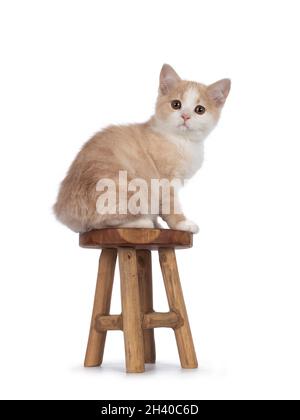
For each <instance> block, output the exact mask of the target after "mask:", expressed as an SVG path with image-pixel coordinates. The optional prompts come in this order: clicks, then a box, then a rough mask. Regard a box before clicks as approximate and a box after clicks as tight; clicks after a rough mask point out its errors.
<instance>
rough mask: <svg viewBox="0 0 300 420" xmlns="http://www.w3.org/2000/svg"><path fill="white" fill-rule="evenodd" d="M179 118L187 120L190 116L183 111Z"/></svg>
mask: <svg viewBox="0 0 300 420" xmlns="http://www.w3.org/2000/svg"><path fill="white" fill-rule="evenodd" d="M181 118H183V119H184V121H187V120H189V119H190V118H191V116H190V115H189V114H186V113H185V112H184V113H183V114H181Z"/></svg>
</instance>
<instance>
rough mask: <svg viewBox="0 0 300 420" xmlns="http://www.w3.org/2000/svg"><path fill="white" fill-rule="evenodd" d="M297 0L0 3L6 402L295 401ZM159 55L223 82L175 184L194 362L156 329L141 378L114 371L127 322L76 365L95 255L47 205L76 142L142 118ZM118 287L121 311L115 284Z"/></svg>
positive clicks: (299, 240)
mask: <svg viewBox="0 0 300 420" xmlns="http://www.w3.org/2000/svg"><path fill="white" fill-rule="evenodd" d="M298 3H299V2H298V1H288V0H286V1H284V2H283V1H275V0H272V1H267V0H265V1H261V0H259V1H254V0H251V1H236V0H235V1H233V0H227V1H216V0H210V1H200V0H197V1H196V0H185V1H177V0H172V1H169V0H164V1H156V0H152V1H137V0H136V1H133V0H131V1H130V0H120V1H116V0H110V1H107V2H104V1H103V2H102V1H89V0H84V1H83V0H82V1H75V0H70V1H66V0H63V1H62V0H59V1H58V0H56V1H55V0H51V1H39V0H36V1H32V0H28V1H26V2H25V1H14V0H7V1H1V3H0V43H1V44H0V46H1V50H0V54H1V55H0V60H1V62H0V75H1V76H0V84H1V86H0V140H1V152H0V171H1V178H0V180H1V181H0V182H1V186H0V187H1V221H2V223H1V241H0V246H1V254H0V255H1V263H0V270H1V285H0V287H1V290H0V323H1V326H0V341H1V345H0V387H1V392H0V397H1V398H10V399H15V398H22V399H39V398H46V399H48V398H49V399H50V398H55V399H64V398H69V399H77V398H83V399H88V398H92V399H108V398H110V399H112V398H119V399H121V398H124V399H134V398H146V399H147V398H162V399H163V398H181V399H188V398H196V399H269V398H270V399H278V398H284V399H285V398H297V399H298V398H299V396H300V387H299V385H300V384H299V377H300V357H299V355H300V338H299V324H300V305H299V295H300V285H299V280H300V267H299V265H300V261H299V248H300V247H299V245H300V222H299V220H300V217H299V214H300V199H299V180H300V167H299V154H300V145H299V142H300V136H299V103H300V89H299V74H300V66H299V39H300V29H299V10H298V6H299V4H298ZM164 62H167V63H170V64H171V65H173V66H174V67H175V69H176V70H177V72H178V73H179V74H180V75H182V77H184V78H187V79H194V80H197V81H201V82H204V83H211V82H214V81H215V80H217V79H220V78H223V77H230V78H231V79H232V91H231V93H230V96H229V98H228V103H227V104H226V106H225V109H224V112H223V116H222V120H221V122H220V124H219V126H218V128H217V129H216V130H215V131H214V132H213V134H212V135H211V136H210V137H209V138H208V139H207V141H206V159H205V164H204V167H203V169H202V170H201V171H200V172H199V173H198V174H197V175H196V176H195V178H194V179H193V181H192V182H191V183H190V184H189V186H188V187H187V189H186V191H185V193H184V197H185V200H184V203H185V210H186V213H187V214H188V215H189V216H190V218H192V219H194V220H195V221H196V222H197V223H198V224H199V225H200V229H201V231H200V234H199V235H198V236H197V237H195V246H194V248H193V249H191V250H185V251H182V252H178V260H179V268H180V273H181V277H182V286H183V289H184V292H185V298H186V303H187V306H188V310H189V316H190V322H191V327H192V331H193V335H194V340H195V345H196V350H197V354H198V359H199V365H200V367H199V369H198V370H195V371H182V370H181V369H180V368H179V361H178V356H177V352H176V345H175V340H174V337H173V333H172V331H169V330H165V329H162V330H157V333H156V341H157V359H158V362H157V365H156V367H152V368H148V370H147V372H146V373H145V374H139V375H126V374H125V373H124V349H123V337H122V334H121V333H120V332H111V333H110V334H109V336H108V340H107V348H106V352H105V358H104V364H103V367H102V368H99V369H98V368H93V369H84V368H83V367H82V363H83V358H84V353H85V345H86V340H87V334H88V329H89V322H90V315H91V309H92V300H93V294H94V286H95V279H96V270H97V260H98V252H97V251H93V250H85V249H80V248H79V247H78V238H77V235H76V234H74V233H73V232H71V231H69V230H67V229H66V228H65V227H64V226H62V225H60V224H59V223H57V222H56V220H55V219H54V217H53V215H52V210H51V206H52V204H53V203H54V201H55V197H56V193H57V189H58V185H59V182H60V181H61V180H62V178H63V177H64V175H65V173H66V170H67V168H68V165H69V164H70V162H71V160H72V159H73V158H74V156H75V153H76V152H77V151H78V150H79V148H80V147H81V145H82V143H83V142H84V141H86V140H87V139H88V138H89V137H90V136H91V135H92V134H93V133H94V132H95V131H97V130H99V129H101V128H102V127H104V126H105V125H107V124H110V123H123V122H135V121H144V120H146V119H147V118H148V117H149V116H150V115H151V113H152V112H153V107H154V102H155V98H156V92H157V83H158V75H159V71H160V68H161V65H162V64H163V63H164ZM154 265H155V270H154V275H155V281H154V283H155V285H154V288H155V302H156V305H155V309H156V310H161V311H163V310H167V304H166V298H165V294H164V290H163V286H162V279H161V277H160V273H159V271H158V265H157V260H156V258H155V259H154ZM114 292H115V295H114V300H113V308H112V311H113V313H118V311H119V310H120V305H119V283H118V279H117V281H116V283H115V288H114Z"/></svg>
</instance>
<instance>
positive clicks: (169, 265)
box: [159, 248, 198, 369]
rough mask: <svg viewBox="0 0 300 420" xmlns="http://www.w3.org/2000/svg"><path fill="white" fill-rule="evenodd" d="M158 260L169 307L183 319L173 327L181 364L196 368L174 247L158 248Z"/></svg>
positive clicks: (184, 366)
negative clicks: (177, 326) (176, 326)
mask: <svg viewBox="0 0 300 420" xmlns="http://www.w3.org/2000/svg"><path fill="white" fill-rule="evenodd" d="M159 261H160V266H161V270H162V274H163V279H164V283H165V288H166V292H167V297H168V302H169V306H170V309H171V310H173V311H175V312H177V313H178V314H179V315H180V317H181V318H182V321H183V324H182V326H180V327H179V328H175V329H174V332H175V336H176V342H177V347H178V352H179V357H180V362H181V366H182V367H183V368H188V369H191V368H196V367H197V366H198V363H197V357H196V353H195V349H194V344H193V338H192V334H191V330H190V325H189V320H188V315H187V311H186V307H185V303H184V298H183V294H182V289H181V284H180V279H179V274H178V268H177V263H176V256H175V251H174V249H173V248H160V249H159Z"/></svg>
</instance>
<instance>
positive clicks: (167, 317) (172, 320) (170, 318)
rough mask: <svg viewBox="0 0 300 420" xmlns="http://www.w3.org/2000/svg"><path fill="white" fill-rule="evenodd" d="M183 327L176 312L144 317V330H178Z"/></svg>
mask: <svg viewBox="0 0 300 420" xmlns="http://www.w3.org/2000/svg"><path fill="white" fill-rule="evenodd" d="M181 325H182V319H181V317H180V316H179V315H178V314H177V313H176V312H174V311H170V312H150V313H148V314H145V315H144V319H143V329H145V330H148V329H152V328H160V327H167V328H178V327H180V326H181Z"/></svg>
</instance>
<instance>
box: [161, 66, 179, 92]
mask: <svg viewBox="0 0 300 420" xmlns="http://www.w3.org/2000/svg"><path fill="white" fill-rule="evenodd" d="M180 80H181V79H180V77H179V76H178V74H177V73H176V71H175V70H174V69H173V67H171V66H170V65H169V64H164V65H163V66H162V69H161V71H160V77H159V90H160V92H161V93H162V94H163V95H166V94H167V93H168V92H170V90H171V89H172V88H173V87H174V86H175V85H176V84H177V83H178V82H180Z"/></svg>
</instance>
